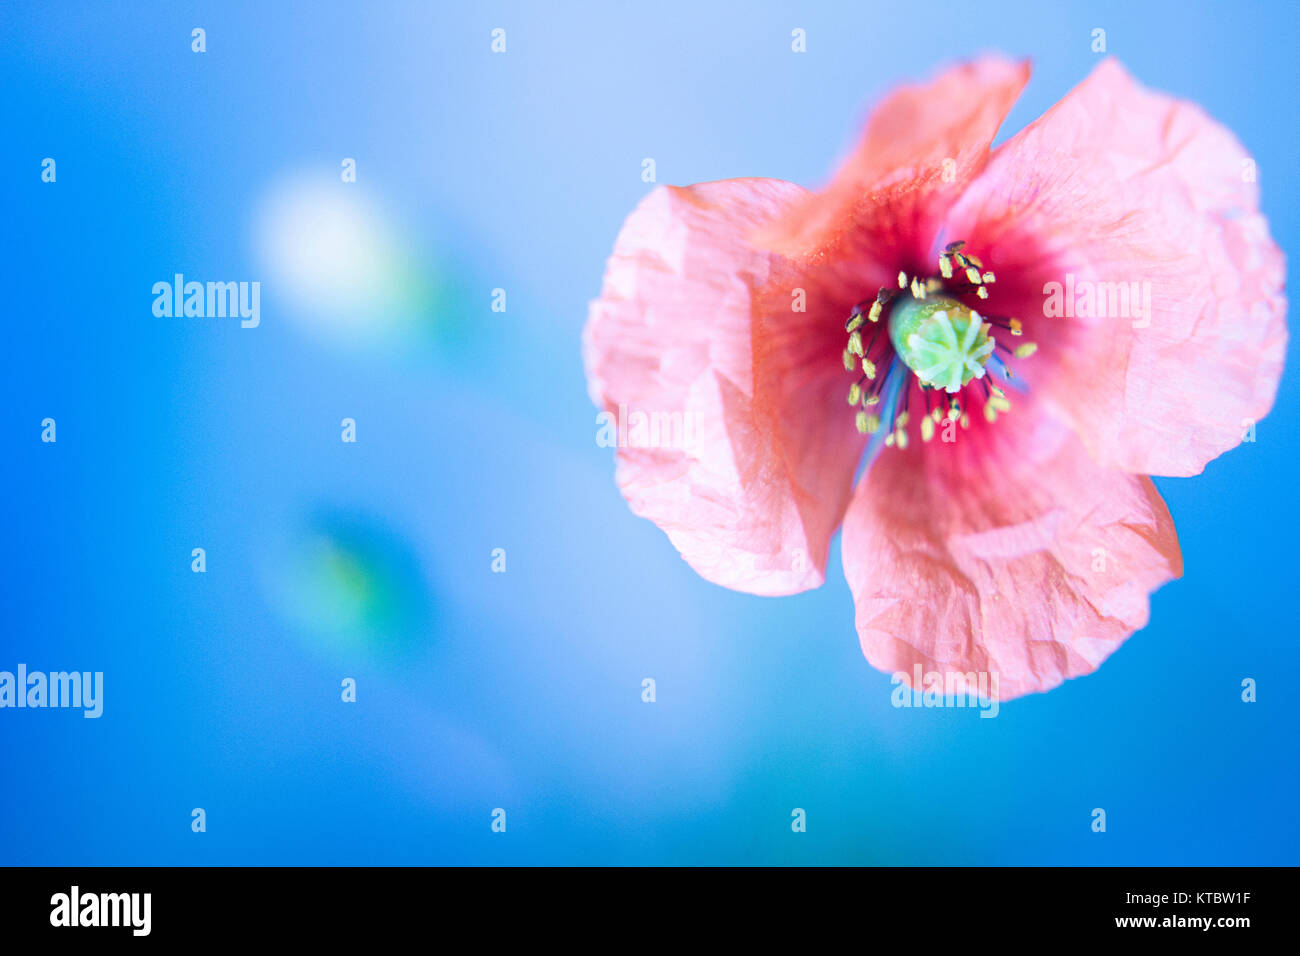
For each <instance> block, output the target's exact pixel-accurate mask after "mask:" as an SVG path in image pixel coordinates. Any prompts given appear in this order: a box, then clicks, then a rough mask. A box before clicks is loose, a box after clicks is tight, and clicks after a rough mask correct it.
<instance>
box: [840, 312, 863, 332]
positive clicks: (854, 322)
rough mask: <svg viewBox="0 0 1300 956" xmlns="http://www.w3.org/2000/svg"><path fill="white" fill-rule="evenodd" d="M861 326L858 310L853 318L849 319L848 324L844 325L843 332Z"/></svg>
mask: <svg viewBox="0 0 1300 956" xmlns="http://www.w3.org/2000/svg"><path fill="white" fill-rule="evenodd" d="M861 327H862V313H861V312H859V313H858V314H857V315H855V316H853V318H851V319H849V324H848V325H846V326H845V327H844V331H845V332H852V331H854V330H856V329H859V328H861Z"/></svg>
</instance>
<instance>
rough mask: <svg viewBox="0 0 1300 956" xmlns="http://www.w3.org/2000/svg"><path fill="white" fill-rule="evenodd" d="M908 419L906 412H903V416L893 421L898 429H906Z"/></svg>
mask: <svg viewBox="0 0 1300 956" xmlns="http://www.w3.org/2000/svg"><path fill="white" fill-rule="evenodd" d="M908 417H909V416H908V414H907V412H903V414H901V415H899V416H898V418H897V419H895V424H897V425H898V427H899V428H905V427H907V422H908Z"/></svg>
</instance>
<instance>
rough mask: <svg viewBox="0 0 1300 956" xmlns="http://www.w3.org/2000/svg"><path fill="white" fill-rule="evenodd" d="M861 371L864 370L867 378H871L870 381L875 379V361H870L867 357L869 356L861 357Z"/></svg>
mask: <svg viewBox="0 0 1300 956" xmlns="http://www.w3.org/2000/svg"><path fill="white" fill-rule="evenodd" d="M862 371H864V372H866V373H867V378H869V379H871V380H872V381H875V378H876V363H875V362H873V361H871V359H869V358H866V357H863V359H862Z"/></svg>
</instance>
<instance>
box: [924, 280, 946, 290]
mask: <svg viewBox="0 0 1300 956" xmlns="http://www.w3.org/2000/svg"><path fill="white" fill-rule="evenodd" d="M942 288H943V283H942V282H940V281H939V280H938V279H926V280H925V291H926V292H938V291H939V290H940V289H942Z"/></svg>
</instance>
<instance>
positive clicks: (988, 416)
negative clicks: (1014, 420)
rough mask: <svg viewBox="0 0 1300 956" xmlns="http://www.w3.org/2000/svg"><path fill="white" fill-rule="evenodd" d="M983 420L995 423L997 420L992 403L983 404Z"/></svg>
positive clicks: (996, 411) (996, 413)
mask: <svg viewBox="0 0 1300 956" xmlns="http://www.w3.org/2000/svg"><path fill="white" fill-rule="evenodd" d="M984 420H985V421H989V422H995V421H997V420H998V410H997V409H996V408H994V407H993V403H992V402H985V403H984Z"/></svg>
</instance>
